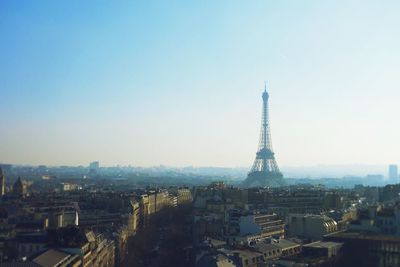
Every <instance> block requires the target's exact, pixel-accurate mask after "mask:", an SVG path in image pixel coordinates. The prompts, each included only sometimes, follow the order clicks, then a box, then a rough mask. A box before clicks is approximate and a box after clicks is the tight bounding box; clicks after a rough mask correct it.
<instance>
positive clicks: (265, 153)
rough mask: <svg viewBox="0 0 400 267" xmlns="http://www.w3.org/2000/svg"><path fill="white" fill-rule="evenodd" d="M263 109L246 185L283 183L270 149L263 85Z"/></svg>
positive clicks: (267, 96)
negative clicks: (257, 139) (257, 141)
mask: <svg viewBox="0 0 400 267" xmlns="http://www.w3.org/2000/svg"><path fill="white" fill-rule="evenodd" d="M262 99H263V109H262V120H261V133H260V141H259V144H258V151H257V154H256V159H255V160H254V163H253V167H252V168H251V171H250V172H249V174H248V176H247V179H246V180H245V182H244V185H245V186H247V187H254V186H271V187H276V186H282V185H284V180H283V175H282V173H281V172H280V171H279V168H278V164H277V163H276V160H275V155H274V152H273V150H272V143H271V133H270V128H269V110H268V99H269V94H268V92H267V86H266V85H265V89H264V92H263V94H262Z"/></svg>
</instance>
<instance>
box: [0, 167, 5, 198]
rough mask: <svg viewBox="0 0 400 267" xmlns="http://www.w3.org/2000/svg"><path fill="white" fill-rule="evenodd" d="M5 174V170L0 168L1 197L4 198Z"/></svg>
mask: <svg viewBox="0 0 400 267" xmlns="http://www.w3.org/2000/svg"><path fill="white" fill-rule="evenodd" d="M4 179H5V178H4V174H3V170H2V169H1V167H0V197H2V196H4V194H5V193H6V192H5V184H4V182H5V181H4Z"/></svg>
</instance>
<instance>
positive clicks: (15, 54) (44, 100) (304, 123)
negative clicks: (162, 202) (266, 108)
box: [0, 1, 400, 167]
mask: <svg viewBox="0 0 400 267" xmlns="http://www.w3.org/2000/svg"><path fill="white" fill-rule="evenodd" d="M399 5H400V3H399V2H398V1H385V2H384V3H383V4H381V3H379V2H378V1H362V2H361V1H341V2H335V3H334V2H329V1H296V2H293V1H279V2H278V1H274V2H271V1H254V2H252V5H251V6H249V5H247V4H246V3H245V2H241V1H234V2H233V1H230V2H229V5H227V4H226V2H223V1H221V2H212V1H208V2H207V1H206V2H203V1H202V2H195V1H193V2H186V1H175V2H169V1H167V2H165V1H156V2H152V3H145V2H142V3H139V2H130V1H119V2H118V3H115V2H113V3H112V2H92V1H85V2H82V1H64V2H58V1H57V2H54V1H39V2H38V1H35V2H24V4H23V5H22V4H21V3H19V2H17V1H1V3H0V32H1V36H2V37H1V39H2V42H0V58H1V59H0V88H1V92H2V97H1V99H0V106H1V107H2V109H1V112H2V115H1V116H0V125H1V134H0V152H1V153H0V155H1V157H0V162H3V163H12V164H33V165H38V164H46V165H87V164H88V162H90V161H93V160H99V161H100V162H101V164H102V166H110V165H116V164H121V165H128V164H132V165H136V166H154V165H159V164H164V165H168V166H227V167H235V166H241V167H247V166H250V165H251V163H252V161H253V159H254V155H255V152H256V148H257V142H258V137H259V130H260V129H259V125H260V120H261V117H260V112H261V93H262V91H263V89H264V80H266V81H267V90H268V92H269V94H270V122H271V134H272V140H273V146H274V152H275V154H276V158H277V161H278V163H279V165H282V166H303V165H306V166H310V165H316V164H326V165H338V164H339V165H347V164H356V163H360V164H372V165H379V166H383V165H385V166H386V165H387V164H389V163H398V152H399V151H400V144H399V142H398V136H400V126H399V123H398V118H399V117H400V109H399V108H398V106H399V105H398V102H399V98H400V91H399V87H400V81H399V79H398V70H399V69H400V66H399V64H400V63H399V62H400V52H399V50H398V49H397V48H398V47H400V28H399V27H398V25H400V17H399V16H398V9H399V8H400V6H399Z"/></svg>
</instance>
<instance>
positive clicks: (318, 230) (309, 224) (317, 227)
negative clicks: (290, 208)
mask: <svg viewBox="0 0 400 267" xmlns="http://www.w3.org/2000/svg"><path fill="white" fill-rule="evenodd" d="M337 230H338V227H337V223H336V222H335V220H333V219H332V218H330V217H328V216H324V215H310V214H289V217H288V233H289V236H298V237H303V238H309V239H312V240H320V239H321V238H322V237H323V236H324V235H326V234H329V233H333V232H336V231H337Z"/></svg>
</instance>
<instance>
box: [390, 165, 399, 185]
mask: <svg viewBox="0 0 400 267" xmlns="http://www.w3.org/2000/svg"><path fill="white" fill-rule="evenodd" d="M398 179H399V173H398V168H397V165H395V164H391V165H389V180H390V181H395V182H398Z"/></svg>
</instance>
